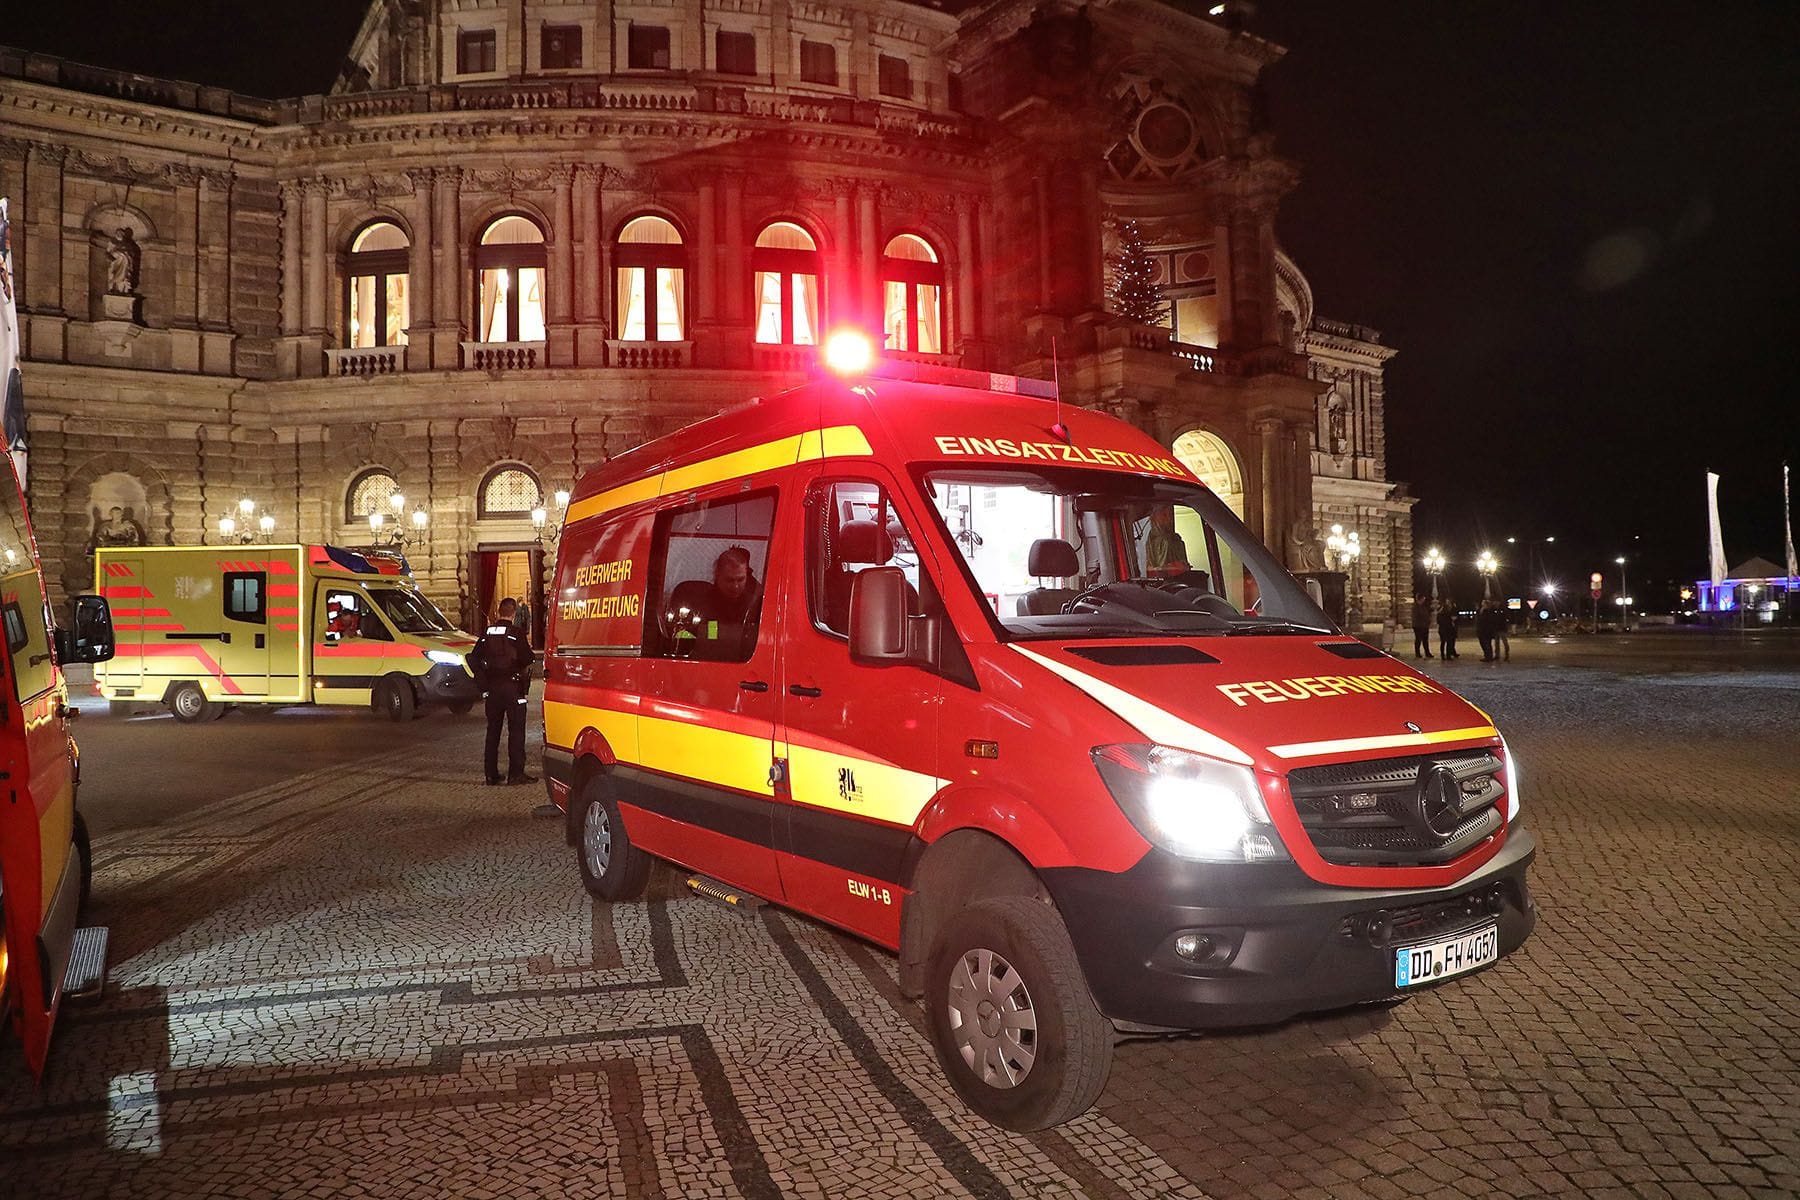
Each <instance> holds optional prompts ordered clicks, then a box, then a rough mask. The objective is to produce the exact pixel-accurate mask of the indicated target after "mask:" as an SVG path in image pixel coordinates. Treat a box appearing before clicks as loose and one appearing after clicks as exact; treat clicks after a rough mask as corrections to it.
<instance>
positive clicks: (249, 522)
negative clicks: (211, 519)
mask: <svg viewBox="0 0 1800 1200" xmlns="http://www.w3.org/2000/svg"><path fill="white" fill-rule="evenodd" d="M237 512H238V515H237V516H235V517H232V516H224V517H220V518H219V540H220V541H221V542H237V543H240V544H241V545H245V546H248V545H249V544H250V543H252V542H258V541H261V542H266V541H268V540H269V539H270V536H271V535H272V534H273V533H274V532H275V518H274V517H272V516H270V515H269V514H268V513H263V514H262V515H261V516H258V515H257V503H256V501H254V500H252V499H251V498H250V497H248V496H245V497H244V498H243V499H241V500H239V501H238V502H237Z"/></svg>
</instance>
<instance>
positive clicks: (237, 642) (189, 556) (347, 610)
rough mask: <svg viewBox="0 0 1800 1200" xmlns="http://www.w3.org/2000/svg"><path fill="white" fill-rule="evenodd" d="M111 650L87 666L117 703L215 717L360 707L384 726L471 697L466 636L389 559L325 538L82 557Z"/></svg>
mask: <svg viewBox="0 0 1800 1200" xmlns="http://www.w3.org/2000/svg"><path fill="white" fill-rule="evenodd" d="M94 575H95V584H96V590H98V591H99V593H100V594H101V595H102V596H104V597H106V598H107V599H108V600H109V601H110V602H111V604H112V614H113V620H114V630H115V633H116V637H117V647H116V656H115V657H114V658H113V660H112V661H111V662H110V663H108V664H106V665H105V666H103V667H100V668H96V670H95V672H94V678H95V683H96V684H97V685H98V687H99V690H100V694H101V695H103V696H105V697H106V698H107V699H108V700H109V701H111V702H113V704H114V705H115V706H118V707H131V706H136V705H139V704H144V703H156V704H162V705H166V706H167V707H168V709H169V711H170V712H172V713H174V715H175V719H176V720H178V721H184V722H194V721H200V720H206V719H217V718H218V717H221V716H224V715H225V713H226V712H228V711H230V709H231V708H232V707H233V706H236V705H240V704H266V705H287V704H342V705H355V706H360V707H365V708H367V707H371V706H372V707H373V708H375V709H376V710H377V711H379V712H383V713H386V714H387V715H388V716H389V717H391V718H393V719H394V720H396V721H404V720H408V719H410V718H412V717H414V716H416V715H419V714H421V713H423V712H424V711H425V709H426V708H427V707H429V706H433V705H440V706H443V707H445V708H448V709H450V710H451V711H452V712H457V713H463V712H467V711H468V710H469V709H470V708H471V707H472V706H473V705H474V703H475V701H476V700H477V699H479V698H480V691H479V689H478V688H477V687H476V686H475V679H474V676H472V675H471V674H470V673H469V671H468V668H467V666H466V665H465V663H464V659H465V657H466V656H467V654H468V652H469V650H470V649H471V648H472V647H473V646H474V644H475V639H474V638H473V637H471V636H469V635H468V634H466V633H463V632H461V631H460V630H458V629H457V628H456V627H455V626H454V625H453V624H452V623H451V621H450V619H449V618H448V617H446V616H445V615H444V614H443V613H442V612H440V611H439V610H438V607H437V606H436V605H435V604H433V603H432V602H431V601H430V600H429V599H428V598H427V597H426V596H425V595H424V593H422V592H420V591H419V589H418V587H417V586H415V585H414V583H413V580H412V577H411V576H410V575H409V574H408V573H407V571H406V569H405V564H404V562H403V561H402V560H401V559H400V558H399V557H398V556H396V555H392V554H383V553H377V552H363V553H359V552H356V551H351V550H344V549H341V548H339V547H337V546H320V545H288V546H125V547H102V548H100V549H98V550H97V551H95V554H94Z"/></svg>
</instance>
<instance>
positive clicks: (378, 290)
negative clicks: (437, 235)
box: [344, 221, 412, 347]
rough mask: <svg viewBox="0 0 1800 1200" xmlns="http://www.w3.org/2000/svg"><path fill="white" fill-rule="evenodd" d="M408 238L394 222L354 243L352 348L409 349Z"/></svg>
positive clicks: (348, 338) (347, 309) (349, 309)
mask: <svg viewBox="0 0 1800 1200" xmlns="http://www.w3.org/2000/svg"><path fill="white" fill-rule="evenodd" d="M406 248H407V243H406V235H405V234H404V233H402V232H401V231H400V227H399V226H398V225H395V224H393V223H391V222H388V221H376V222H375V223H374V224H372V225H369V226H366V227H365V228H364V229H363V231H362V232H361V233H359V234H357V235H356V240H354V241H353V242H351V243H350V262H349V270H348V272H347V273H346V276H347V278H348V281H349V283H348V287H349V296H348V298H347V300H346V302H345V304H344V313H345V316H346V319H347V320H348V321H349V323H350V328H349V331H348V332H347V333H346V334H345V337H344V343H345V344H346V345H348V346H353V347H356V346H404V345H406V327H407V326H408V325H410V324H411V323H412V319H411V317H410V316H409V315H408V313H407V300H406V297H407V291H406Z"/></svg>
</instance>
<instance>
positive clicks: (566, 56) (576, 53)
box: [538, 25, 581, 71]
mask: <svg viewBox="0 0 1800 1200" xmlns="http://www.w3.org/2000/svg"><path fill="white" fill-rule="evenodd" d="M538 61H539V62H540V63H541V64H542V65H543V68H544V70H546V71H572V70H575V69H576V68H578V67H580V66H581V26H579V25H546V26H544V28H543V33H542V34H541V35H540V40H539V42H538Z"/></svg>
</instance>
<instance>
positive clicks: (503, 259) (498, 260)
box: [475, 217, 545, 342]
mask: <svg viewBox="0 0 1800 1200" xmlns="http://www.w3.org/2000/svg"><path fill="white" fill-rule="evenodd" d="M544 261H545V259H544V231H543V230H541V229H539V228H538V227H537V226H536V225H534V224H532V223H531V221H529V220H528V219H526V218H525V217H501V218H499V219H498V220H496V221H493V222H492V223H490V224H489V225H488V227H487V228H486V229H484V230H482V231H481V244H480V245H478V246H476V247H475V276H476V279H477V280H478V281H479V284H480V287H481V314H480V321H481V324H480V326H479V329H480V333H481V338H480V340H481V341H484V342H541V341H543V340H544Z"/></svg>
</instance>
